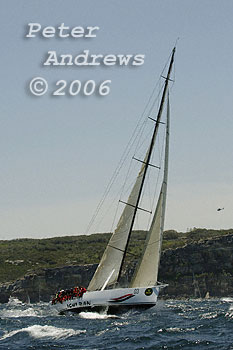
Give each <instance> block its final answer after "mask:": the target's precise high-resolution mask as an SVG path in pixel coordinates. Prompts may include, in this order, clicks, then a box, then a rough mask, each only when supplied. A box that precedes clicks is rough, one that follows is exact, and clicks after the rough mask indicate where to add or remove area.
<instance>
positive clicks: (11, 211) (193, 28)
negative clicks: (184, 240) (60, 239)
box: [0, 0, 233, 239]
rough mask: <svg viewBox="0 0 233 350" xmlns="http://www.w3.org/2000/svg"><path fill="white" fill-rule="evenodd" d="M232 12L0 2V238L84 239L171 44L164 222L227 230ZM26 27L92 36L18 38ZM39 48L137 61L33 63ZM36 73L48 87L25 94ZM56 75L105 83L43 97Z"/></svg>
mask: <svg viewBox="0 0 233 350" xmlns="http://www.w3.org/2000/svg"><path fill="white" fill-rule="evenodd" d="M232 14H233V2H232V1H231V0H228V1H227V0H221V1H220V0H218V1H217V0H205V1H202V0H195V1H191V0H170V1H169V0H147V1H144V0H124V1H123V0H122V1H113V0H99V1H94V0H93V1H90V0H78V1H76V0H73V1H69V0H66V1H65V0H64V1H61V0H50V1H41V0H40V1H25V0H21V1H17V0H15V1H13V0H7V1H6V0H2V1H1V4H0V16H1V37H0V40H1V65H0V70H1V72H0V77H1V94H0V106H1V107H0V108H1V113H0V120H1V128H0V150H1V151H0V164H1V171H0V239H11V238H19V237H34V238H40V237H51V236H58V235H71V234H82V233H84V232H85V230H86V228H87V226H88V223H89V221H90V219H91V217H92V215H93V212H94V211H95V208H96V206H97V204H98V202H99V200H100V198H101V196H102V194H103V192H104V189H105V187H106V184H107V183H108V181H109V179H110V177H111V175H112V173H113V171H114V169H115V167H116V165H117V163H118V161H119V159H120V157H121V154H122V152H123V150H124V148H125V145H126V144H127V142H128V138H129V136H130V135H131V134H132V130H133V129H134V127H135V124H136V123H137V121H138V120H139V118H140V115H141V114H142V112H143V110H144V107H145V105H146V102H147V100H148V97H149V95H150V93H151V91H152V89H153V87H154V85H155V83H156V81H157V79H158V77H159V75H160V72H161V70H162V68H163V67H164V64H165V63H166V62H167V59H168V57H169V54H170V52H171V50H172V47H173V46H174V43H175V42H176V39H177V38H178V37H179V38H180V39H179V41H178V45H177V53H176V58H175V84H174V85H173V88H172V93H171V115H172V123H171V151H170V171H169V187H168V201H167V213H166V224H165V227H166V228H172V229H176V230H181V231H185V230H186V229H187V228H192V227H194V226H195V227H206V228H232V227H233V223H232V209H233V196H232V194H233V176H232V174H233V161H232V155H233V142H232V133H233V45H232V35H233V34H232V33H233V22H232ZM32 22H35V23H40V24H41V26H42V28H44V27H46V26H53V27H55V28H57V27H58V26H59V25H60V24H61V23H64V24H65V25H66V26H68V27H70V28H72V27H75V26H83V27H87V26H98V27H99V28H100V29H99V30H98V31H97V32H96V37H95V38H58V37H57V36H56V37H54V38H43V37H42V36H36V37H35V38H25V36H26V34H27V32H28V23H32ZM51 50H52V51H56V52H57V54H72V55H74V56H76V55H78V54H80V53H81V52H82V51H83V50H89V52H90V53H93V54H102V55H107V54H115V55H118V54H133V55H135V54H143V55H145V62H144V64H143V65H141V66H134V67H132V66H126V67H121V66H114V65H113V66H107V67H104V66H101V67H100V66H93V67H80V66H72V67H71V66H70V67H67V66H63V67H55V66H53V67H52V66H43V62H44V61H45V60H46V57H47V56H48V54H47V53H48V51H51ZM38 76H39V77H43V78H44V79H46V80H47V82H48V85H49V88H48V93H47V94H46V95H44V96H40V97H35V96H32V95H31V94H30V92H29V90H28V85H29V82H30V80H31V79H32V78H34V77H38ZM61 79H63V80H67V81H68V82H71V81H72V80H76V79H79V80H81V81H82V82H85V81H87V80H90V79H91V80H94V81H95V82H96V83H97V84H98V83H100V82H102V81H104V80H111V81H112V83H111V91H110V93H109V95H107V96H103V97H99V96H98V95H92V96H83V95H78V96H74V97H69V96H57V97H56V96H51V91H52V89H54V88H55V82H56V81H58V80H61ZM218 207H224V208H225V209H224V210H223V211H221V212H217V208H218ZM108 219H109V218H108ZM107 221H108V220H107ZM105 230H106V228H105V226H100V227H99V231H105ZM90 233H92V232H90Z"/></svg>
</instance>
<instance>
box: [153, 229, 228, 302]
mask: <svg viewBox="0 0 233 350" xmlns="http://www.w3.org/2000/svg"><path fill="white" fill-rule="evenodd" d="M159 280H161V281H164V282H167V283H169V286H168V287H167V288H165V289H164V290H163V291H162V293H161V294H162V295H163V296H164V297H174V298H177V297H193V296H195V297H202V298H203V297H205V295H206V293H207V292H209V294H210V296H215V297H221V296H233V235H227V236H223V237H220V238H215V239H211V240H206V241H201V242H199V243H195V244H188V245H186V246H185V247H183V248H177V249H174V250H170V249H168V250H166V251H164V252H163V254H162V256H161V265H160V270H159Z"/></svg>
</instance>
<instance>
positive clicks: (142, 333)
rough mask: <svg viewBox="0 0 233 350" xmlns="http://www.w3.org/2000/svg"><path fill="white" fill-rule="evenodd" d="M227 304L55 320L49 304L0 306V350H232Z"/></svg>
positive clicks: (232, 315)
mask: <svg viewBox="0 0 233 350" xmlns="http://www.w3.org/2000/svg"><path fill="white" fill-rule="evenodd" d="M231 300H232V299H231V298H223V299H215V300H213V299H211V300H202V301H200V300H179V301H178V300H170V301H162V302H159V303H158V307H155V308H152V309H150V310H147V311H137V312H133V311H129V312H127V313H124V314H122V315H120V317H119V316H118V315H108V314H106V313H102V314H99V313H97V312H82V313H80V314H76V315H74V314H69V315H63V316H62V315H59V314H58V313H57V312H56V311H54V310H53V308H52V307H51V306H50V304H47V303H38V304H23V303H21V302H20V301H18V300H17V299H11V300H10V302H9V303H8V304H4V305H0V350H6V349H9V350H16V349H17V350H41V349H42V348H43V350H52V349H55V348H57V349H59V350H61V349H64V350H68V349H69V350H77V349H80V350H95V349H96V350H105V349H108V350H113V349H114V350H122V348H124V349H127V350H136V349H144V350H161V349H168V350H176V349H177V350H187V349H189V350H193V349H197V350H204V349H206V348H210V349H211V350H226V349H228V350H231V349H232V350H233V347H232V325H233V324H232V322H233V303H232V301H231Z"/></svg>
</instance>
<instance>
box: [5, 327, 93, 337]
mask: <svg viewBox="0 0 233 350" xmlns="http://www.w3.org/2000/svg"><path fill="white" fill-rule="evenodd" d="M23 332H26V333H28V335H29V336H30V337H32V338H35V339H41V338H52V339H54V340H55V339H61V338H63V339H64V338H68V337H72V336H74V335H79V334H81V333H86V330H74V329H68V328H57V327H53V326H47V325H45V326H41V325H33V326H30V327H26V328H21V329H19V330H15V331H11V332H6V333H5V334H4V335H3V337H2V338H0V340H3V339H6V338H11V337H13V336H14V335H16V334H19V333H23Z"/></svg>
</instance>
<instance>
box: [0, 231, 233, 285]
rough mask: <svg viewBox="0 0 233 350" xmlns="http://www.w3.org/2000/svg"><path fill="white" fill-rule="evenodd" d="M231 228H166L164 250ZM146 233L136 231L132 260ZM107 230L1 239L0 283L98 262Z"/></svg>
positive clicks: (138, 250) (223, 232) (221, 234)
mask: <svg viewBox="0 0 233 350" xmlns="http://www.w3.org/2000/svg"><path fill="white" fill-rule="evenodd" d="M232 233H233V229H231V230H207V229H198V228H194V229H192V230H190V231H189V232H186V233H183V232H177V231H174V230H169V231H166V232H165V233H164V240H163V250H165V249H169V248H172V249H175V248H178V247H182V246H184V245H186V244H188V243H193V242H198V241H199V240H205V239H211V238H214V237H218V236H223V235H227V234H232ZM145 235H146V233H145V232H143V231H135V232H134V233H133V235H132V240H131V244H130V252H131V253H132V254H133V255H132V256H131V260H132V259H136V257H137V256H140V253H141V251H142V247H143V242H144V240H145ZM109 238H110V233H103V234H92V235H89V236H86V235H81V236H66V237H54V238H47V239H15V240H10V241H0V282H8V281H14V280H16V279H17V278H20V277H22V276H24V275H25V274H26V273H29V272H32V271H35V272H37V271H40V270H41V269H42V268H52V267H61V266H66V265H79V264H80V265H82V264H94V263H98V262H99V260H100V258H101V256H102V254H103V251H104V249H105V246H106V244H107V242H108V240H109Z"/></svg>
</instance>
